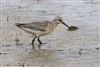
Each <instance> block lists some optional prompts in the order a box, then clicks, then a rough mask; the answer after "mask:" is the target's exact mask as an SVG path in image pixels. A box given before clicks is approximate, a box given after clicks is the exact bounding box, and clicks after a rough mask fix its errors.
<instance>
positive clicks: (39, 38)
mask: <svg viewBox="0 0 100 67" xmlns="http://www.w3.org/2000/svg"><path fill="white" fill-rule="evenodd" d="M36 38H38V39H37V40H38V42H39V45H38V48H39V49H40V47H41V44H43V43H42V42H41V40H40V36H38V37H37V36H35V37H34V39H33V40H32V47H33V48H34V42H35V39H36Z"/></svg>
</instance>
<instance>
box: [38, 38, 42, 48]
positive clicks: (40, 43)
mask: <svg viewBox="0 0 100 67" xmlns="http://www.w3.org/2000/svg"><path fill="white" fill-rule="evenodd" d="M38 42H39V45H38V48H39V49H40V47H41V45H42V44H43V43H42V42H41V40H40V36H39V37H38Z"/></svg>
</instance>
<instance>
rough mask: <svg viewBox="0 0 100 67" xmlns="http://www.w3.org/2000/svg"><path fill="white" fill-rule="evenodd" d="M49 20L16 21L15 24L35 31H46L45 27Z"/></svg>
mask: <svg viewBox="0 0 100 67" xmlns="http://www.w3.org/2000/svg"><path fill="white" fill-rule="evenodd" d="M48 23H49V21H43V22H32V23H27V24H24V23H17V24H16V26H18V27H20V28H28V29H32V30H35V31H46V27H47V25H48Z"/></svg>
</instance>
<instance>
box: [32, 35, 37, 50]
mask: <svg viewBox="0 0 100 67" xmlns="http://www.w3.org/2000/svg"><path fill="white" fill-rule="evenodd" d="M36 38H37V36H35V37H34V39H33V40H32V48H34V42H35V39H36Z"/></svg>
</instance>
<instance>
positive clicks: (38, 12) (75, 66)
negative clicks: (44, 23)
mask: <svg viewBox="0 0 100 67" xmlns="http://www.w3.org/2000/svg"><path fill="white" fill-rule="evenodd" d="M1 1H2V2H1V4H2V6H1V9H0V11H1V12H2V13H1V16H0V17H1V19H0V20H1V22H0V24H1V25H0V30H1V33H0V38H1V44H0V56H1V59H0V61H1V64H0V65H1V67H98V66H99V62H100V60H99V59H100V58H99V47H100V46H99V31H100V30H99V25H98V24H99V21H100V20H99V11H100V10H99V8H98V6H99V4H100V3H99V2H98V1H96V0H95V1H94V0H93V1H90V0H88V1H85V0H80V1H79V0H77V1H76V0H75V1H74V0H73V1H72V0H71V1H65V0H62V1H58V0H52V1H50V0H28V1H26V0H17V1H15V0H1ZM55 16H61V17H63V19H64V21H65V22H66V24H68V25H74V26H77V27H79V30H77V31H73V32H71V31H67V28H66V27H65V26H63V25H59V26H58V27H57V28H56V29H55V31H54V32H53V33H52V34H51V35H48V36H44V37H41V40H42V41H43V42H44V43H47V44H43V45H42V47H41V49H40V50H38V48H37V45H38V42H36V43H35V47H36V49H35V50H33V49H32V46H31V44H30V43H31V40H32V38H33V36H32V35H29V34H27V33H25V32H24V31H22V30H20V29H19V28H17V27H16V26H15V25H14V24H15V23H18V22H19V23H20V22H21V23H24V22H25V23H29V22H32V21H41V20H51V19H52V18H54V17H55ZM16 41H18V43H16Z"/></svg>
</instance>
